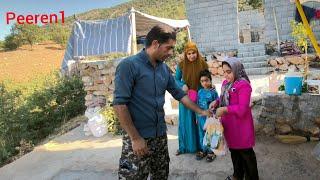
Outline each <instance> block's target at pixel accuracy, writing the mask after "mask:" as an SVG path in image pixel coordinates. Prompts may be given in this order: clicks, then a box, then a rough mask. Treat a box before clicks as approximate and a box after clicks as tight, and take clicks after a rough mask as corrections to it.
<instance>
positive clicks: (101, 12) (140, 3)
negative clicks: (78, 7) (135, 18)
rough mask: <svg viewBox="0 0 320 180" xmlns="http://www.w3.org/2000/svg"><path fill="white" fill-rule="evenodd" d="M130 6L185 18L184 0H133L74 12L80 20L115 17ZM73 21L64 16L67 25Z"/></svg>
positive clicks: (148, 12)
mask: <svg viewBox="0 0 320 180" xmlns="http://www.w3.org/2000/svg"><path fill="white" fill-rule="evenodd" d="M131 7H134V8H135V9H136V10H139V11H141V12H143V13H147V14H150V15H153V16H158V17H163V18H171V19H185V18H186V11H185V4H184V0H162V1H159V0H133V1H130V2H127V3H124V4H120V5H117V6H114V7H111V8H101V9H94V10H91V11H87V12H84V13H81V14H76V16H77V18H78V19H80V20H97V19H108V18H115V17H118V16H121V15H123V14H124V13H126V12H128V11H129V10H130V9H131ZM73 21H74V17H73V16H70V17H67V18H66V23H67V25H70V24H71V23H72V22H73Z"/></svg>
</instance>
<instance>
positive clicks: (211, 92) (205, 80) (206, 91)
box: [196, 70, 218, 162]
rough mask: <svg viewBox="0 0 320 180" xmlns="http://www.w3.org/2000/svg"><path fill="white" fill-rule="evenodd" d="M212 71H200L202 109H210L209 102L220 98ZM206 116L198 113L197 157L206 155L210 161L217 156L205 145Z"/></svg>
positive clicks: (199, 98)
mask: <svg viewBox="0 0 320 180" xmlns="http://www.w3.org/2000/svg"><path fill="white" fill-rule="evenodd" d="M211 81H212V79H211V73H210V72H209V71H208V70H203V71H201V72H200V84H201V86H202V87H203V89H200V90H199V91H198V101H197V104H198V105H199V107H200V108H202V109H209V104H210V103H211V102H213V101H214V100H216V99H217V98H218V93H217V91H216V90H215V88H212V84H211ZM206 119H207V117H206V116H200V115H198V114H197V126H198V133H199V134H198V138H199V139H198V140H199V145H200V150H201V151H199V152H198V153H197V154H196V159H197V160H201V159H202V158H204V157H205V156H207V157H206V160H207V161H208V162H212V161H213V160H214V158H215V155H214V153H213V152H212V150H211V149H210V148H208V147H207V146H204V145H203V138H204V135H205V131H204V130H203V129H204V124H205V123H206Z"/></svg>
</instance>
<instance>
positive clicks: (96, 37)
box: [61, 8, 190, 72]
mask: <svg viewBox="0 0 320 180" xmlns="http://www.w3.org/2000/svg"><path fill="white" fill-rule="evenodd" d="M157 24H163V25H167V26H170V27H172V28H187V29H188V32H189V28H188V27H189V26H190V24H189V22H188V20H174V19H167V18H159V17H155V16H151V15H148V14H145V13H142V12H140V11H136V10H134V9H133V8H132V9H131V11H130V13H126V14H125V15H123V16H121V17H118V18H115V19H107V20H94V21H83V20H78V21H76V22H75V23H74V26H73V31H72V34H71V36H70V38H69V41H68V45H67V49H66V52H65V55H64V58H63V61H62V65H61V70H62V71H63V72H65V71H68V69H69V66H70V62H74V60H75V59H78V58H75V57H79V56H89V55H102V54H106V53H112V52H123V53H128V54H135V53H136V52H137V43H136V37H137V36H145V35H146V34H147V33H148V31H149V30H150V29H151V28H152V27H153V26H155V25H157ZM189 34H190V33H189ZM189 38H190V35H189Z"/></svg>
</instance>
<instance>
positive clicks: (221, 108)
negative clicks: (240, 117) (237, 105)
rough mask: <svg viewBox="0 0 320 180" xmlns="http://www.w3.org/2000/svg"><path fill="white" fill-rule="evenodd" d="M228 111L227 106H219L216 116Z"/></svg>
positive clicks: (218, 116)
mask: <svg viewBox="0 0 320 180" xmlns="http://www.w3.org/2000/svg"><path fill="white" fill-rule="evenodd" d="M227 112H228V109H227V107H219V108H218V109H217V111H216V118H220V117H221V116H222V115H224V114H225V113H227Z"/></svg>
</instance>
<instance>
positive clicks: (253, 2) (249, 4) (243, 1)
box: [238, 0, 263, 11]
mask: <svg viewBox="0 0 320 180" xmlns="http://www.w3.org/2000/svg"><path fill="white" fill-rule="evenodd" d="M238 5H239V6H238V9H239V11H248V10H253V9H260V10H261V9H262V5H263V3H262V0H238Z"/></svg>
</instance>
